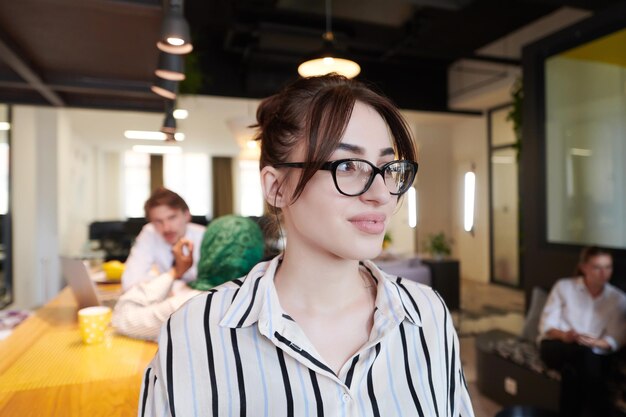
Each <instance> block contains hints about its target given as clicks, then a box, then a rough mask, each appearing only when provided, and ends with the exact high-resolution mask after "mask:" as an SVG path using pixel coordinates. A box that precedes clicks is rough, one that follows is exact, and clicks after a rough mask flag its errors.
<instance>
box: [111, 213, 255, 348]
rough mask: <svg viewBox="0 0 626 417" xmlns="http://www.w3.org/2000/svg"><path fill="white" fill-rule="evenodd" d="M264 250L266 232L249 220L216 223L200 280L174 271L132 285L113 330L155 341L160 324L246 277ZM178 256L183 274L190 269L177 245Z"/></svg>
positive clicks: (115, 316)
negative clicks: (198, 297)
mask: <svg viewBox="0 0 626 417" xmlns="http://www.w3.org/2000/svg"><path fill="white" fill-rule="evenodd" d="M263 248H264V245H263V233H262V232H261V229H260V228H259V226H258V225H257V224H256V223H255V222H254V221H252V220H250V219H249V218H246V217H240V216H223V217H220V218H217V219H215V220H213V221H212V222H211V223H210V224H209V227H207V229H206V233H205V234H204V238H203V239H202V245H201V249H200V261H199V262H198V277H197V278H196V279H195V280H194V281H190V282H188V283H187V284H185V283H184V282H182V281H181V280H180V279H176V278H174V274H173V273H172V272H170V273H164V274H161V275H160V276H159V277H157V278H154V279H152V280H149V281H144V282H141V283H139V284H137V285H135V286H133V287H132V288H130V289H129V290H128V291H127V292H125V293H124V294H123V295H122V297H121V298H120V299H119V300H118V302H117V304H116V305H115V309H114V311H113V319H112V322H113V326H114V327H115V328H116V329H117V331H118V332H119V333H122V334H124V335H126V336H130V337H135V338H138V339H148V340H156V338H157V336H158V333H159V329H160V328H161V325H162V324H163V322H164V321H165V320H167V318H168V317H169V316H170V315H171V314H172V313H173V312H174V311H176V310H177V309H178V308H179V307H180V306H181V305H183V304H184V303H185V302H186V301H187V300H189V299H191V298H192V297H194V296H195V295H198V294H200V292H201V291H207V290H210V289H211V288H213V287H215V286H217V285H220V284H222V283H224V282H226V281H230V280H232V279H235V278H239V277H242V276H244V275H246V274H247V273H248V272H249V271H250V269H252V267H253V266H254V265H255V264H256V263H258V262H259V261H260V260H261V258H262V257H263ZM173 252H174V256H175V258H176V262H177V264H179V265H181V268H182V269H184V267H187V268H189V267H190V266H191V261H190V259H189V256H185V255H184V254H183V253H182V243H181V242H178V243H176V244H175V245H174V249H173Z"/></svg>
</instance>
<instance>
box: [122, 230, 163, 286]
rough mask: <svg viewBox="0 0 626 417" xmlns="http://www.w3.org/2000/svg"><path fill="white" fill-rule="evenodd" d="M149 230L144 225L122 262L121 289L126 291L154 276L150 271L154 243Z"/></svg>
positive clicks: (152, 261)
mask: <svg viewBox="0 0 626 417" xmlns="http://www.w3.org/2000/svg"><path fill="white" fill-rule="evenodd" d="M153 243H154V242H153V238H152V237H151V236H150V231H149V230H148V229H147V228H146V227H145V226H144V228H143V229H141V232H140V233H139V235H138V236H137V239H135V243H134V244H133V247H132V248H131V250H130V255H129V256H128V259H127V260H126V262H125V264H124V274H123V275H122V289H123V290H124V291H128V290H129V289H130V288H131V287H132V286H134V285H137V284H138V283H140V282H143V281H147V280H149V279H151V278H154V276H153V275H152V274H151V273H150V270H151V268H152V265H153V263H154V252H155V249H154V244H153Z"/></svg>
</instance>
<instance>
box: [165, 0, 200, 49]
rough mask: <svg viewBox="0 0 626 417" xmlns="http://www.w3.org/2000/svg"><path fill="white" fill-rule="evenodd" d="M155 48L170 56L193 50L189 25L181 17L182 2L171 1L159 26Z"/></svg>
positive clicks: (177, 0) (180, 0) (179, 0)
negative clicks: (159, 32) (159, 33)
mask: <svg viewBox="0 0 626 417" xmlns="http://www.w3.org/2000/svg"><path fill="white" fill-rule="evenodd" d="M157 48H159V49H160V50H161V51H163V52H167V53H170V54H176V55H181V54H188V53H189V52H191V51H192V50H193V45H192V44H191V36H190V35H189V24H188V23H187V20H185V17H184V16H183V0H171V1H170V4H169V9H167V10H166V12H165V16H164V17H163V24H162V26H161V36H160V39H159V41H158V42H157Z"/></svg>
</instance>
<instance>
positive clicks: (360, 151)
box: [337, 142, 396, 156]
mask: <svg viewBox="0 0 626 417" xmlns="http://www.w3.org/2000/svg"><path fill="white" fill-rule="evenodd" d="M337 150H343V151H348V152H352V153H355V154H357V155H364V154H365V149H364V148H363V147H361V146H358V145H351V144H349V143H343V142H341V143H340V144H339V146H337ZM395 154H396V152H395V151H394V150H393V148H392V147H389V148H384V149H381V151H380V156H387V155H395Z"/></svg>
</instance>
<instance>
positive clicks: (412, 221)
mask: <svg viewBox="0 0 626 417" xmlns="http://www.w3.org/2000/svg"><path fill="white" fill-rule="evenodd" d="M407 197H408V204H407V206H408V208H409V227H410V228H412V229H415V226H417V192H416V191H415V187H411V188H409V191H408V196H407Z"/></svg>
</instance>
